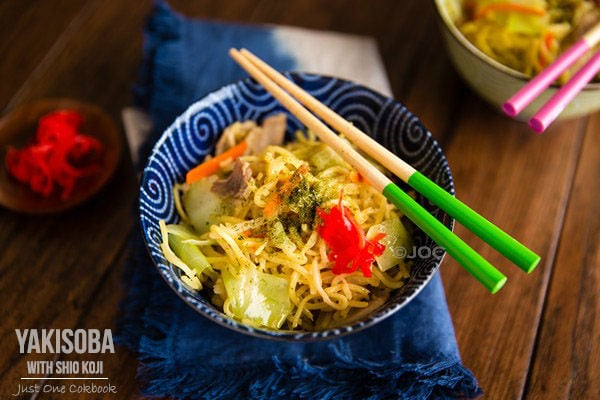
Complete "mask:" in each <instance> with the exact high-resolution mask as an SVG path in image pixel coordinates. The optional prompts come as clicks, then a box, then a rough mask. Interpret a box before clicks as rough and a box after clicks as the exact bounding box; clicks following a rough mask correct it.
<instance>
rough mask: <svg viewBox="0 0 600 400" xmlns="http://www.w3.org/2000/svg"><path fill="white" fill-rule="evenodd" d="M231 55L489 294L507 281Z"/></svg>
mask: <svg viewBox="0 0 600 400" xmlns="http://www.w3.org/2000/svg"><path fill="white" fill-rule="evenodd" d="M229 54H230V55H231V57H232V58H233V59H234V60H235V61H236V62H237V63H238V64H239V65H240V66H241V67H242V68H243V69H244V70H246V72H248V74H250V76H252V77H253V78H254V79H256V80H257V81H258V82H259V83H260V84H261V85H262V86H263V87H264V88H265V90H267V91H268V92H269V93H271V95H273V97H275V98H276V99H277V100H279V102H280V103H281V104H282V105H283V106H284V107H285V108H286V109H287V110H288V111H289V112H290V113H292V114H293V115H294V116H295V117H296V118H298V120H300V121H301V122H302V123H303V124H304V125H305V126H306V127H307V128H308V129H310V130H311V131H312V132H313V133H315V134H316V135H317V136H318V137H319V138H320V139H321V140H322V141H323V142H324V143H326V144H327V145H329V146H330V147H331V148H332V149H333V150H334V151H336V152H337V153H338V154H339V155H340V156H341V157H342V158H343V159H344V160H345V161H346V162H348V163H349V164H350V165H351V166H352V167H353V168H354V169H356V170H357V171H358V172H359V173H360V174H361V175H362V176H363V177H364V178H365V179H366V180H367V181H368V182H369V183H370V184H371V185H372V186H373V187H375V188H376V189H377V190H379V191H381V192H382V193H383V195H384V196H385V197H386V198H387V199H388V200H390V202H391V203H392V204H394V205H395V206H396V207H398V209H399V210H400V211H402V212H403V213H404V215H406V216H407V217H408V218H409V219H410V220H411V221H413V222H414V223H415V225H417V226H418V227H419V228H421V230H423V232H425V234H427V235H428V236H429V237H430V238H432V239H433V240H434V241H435V242H436V243H437V244H438V245H440V246H442V247H443V248H444V249H445V250H446V251H447V252H448V254H450V256H452V257H453V258H454V259H455V260H456V261H458V263H459V264H461V265H462V266H463V267H464V268H465V269H466V270H467V271H468V272H469V273H470V274H471V275H473V276H474V277H475V278H476V279H477V280H479V282H481V283H482V284H483V285H484V286H485V287H486V288H487V289H488V290H489V291H490V292H491V293H496V292H497V291H498V290H500V288H502V286H503V285H504V283H505V282H506V276H504V275H503V274H502V273H501V272H500V271H498V270H497V269H496V268H495V267H494V266H493V265H491V264H490V263H489V262H487V261H486V260H485V259H484V258H483V257H482V256H481V255H480V254H478V253H477V252H476V251H475V250H473V249H472V248H471V247H469V245H467V244H466V243H465V242H463V241H462V240H461V239H460V238H459V237H458V236H456V235H455V234H454V233H453V232H452V231H450V230H449V229H448V228H446V226H444V225H443V224H442V223H441V222H440V221H438V220H437V219H436V218H435V217H434V216H433V215H431V214H430V213H429V212H428V211H427V210H425V209H424V208H423V207H421V205H419V203H417V202H416V201H415V200H413V198H412V197H410V196H409V195H408V194H406V193H405V192H403V191H402V190H401V189H400V188H399V187H398V186H396V185H395V184H394V183H393V182H392V181H391V180H390V179H389V178H388V177H386V176H385V175H384V174H383V173H382V172H380V171H379V170H378V169H377V168H375V167H374V166H373V165H372V164H371V163H369V162H368V161H367V160H366V159H364V158H363V157H362V156H361V155H360V154H359V153H358V152H357V151H356V150H354V148H353V147H352V146H351V145H350V144H349V143H348V142H346V141H344V140H342V139H340V138H339V137H338V136H337V135H336V134H335V133H334V132H333V131H332V130H331V129H329V128H328V127H327V126H326V125H325V124H324V123H323V122H321V121H320V120H319V119H318V118H317V117H315V116H314V115H313V114H312V113H311V112H310V111H308V110H307V109H306V108H304V107H303V106H302V105H301V104H300V103H298V101H296V100H295V99H294V98H293V97H292V96H290V95H289V94H288V93H287V92H285V91H284V90H283V89H282V88H281V87H279V86H278V85H277V84H276V83H275V82H274V81H272V80H271V79H269V78H268V77H267V75H265V74H264V73H263V72H262V71H261V70H260V69H259V68H258V67H257V66H256V65H255V64H254V63H252V62H251V61H250V60H249V59H248V58H246V57H245V56H244V55H243V54H242V53H240V52H239V51H238V50H236V49H231V50H230V51H229Z"/></svg>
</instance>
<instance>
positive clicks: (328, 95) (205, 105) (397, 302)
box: [139, 73, 454, 341]
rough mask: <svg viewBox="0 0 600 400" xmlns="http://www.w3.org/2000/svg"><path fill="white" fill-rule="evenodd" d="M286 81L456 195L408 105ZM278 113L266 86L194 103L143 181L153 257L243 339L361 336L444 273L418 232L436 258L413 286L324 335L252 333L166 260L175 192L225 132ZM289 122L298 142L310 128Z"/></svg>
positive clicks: (165, 138)
mask: <svg viewBox="0 0 600 400" xmlns="http://www.w3.org/2000/svg"><path fill="white" fill-rule="evenodd" d="M287 76H288V78H290V79H292V80H293V81H294V82H295V83H296V84H298V85H299V86H300V87H302V88H303V89H304V90H306V91H308V92H309V93H311V94H312V95H313V96H314V97H316V98H317V99H318V100H320V101H321V102H323V103H325V104H326V105H328V106H329V107H331V108H332V109H333V110H335V111H336V112H337V113H338V114H340V115H341V116H342V117H344V118H346V119H347V120H349V121H351V122H352V123H354V124H355V125H356V126H358V127H359V128H360V129H361V130H363V131H364V132H366V133H367V134H369V135H370V136H371V137H373V138H375V139H376V140H377V141H378V142H379V143H381V144H383V145H384V146H386V147H387V148H388V149H390V150H392V151H393V152H394V153H396V154H397V155H399V156H400V157H401V158H403V159H404V160H406V161H407V162H408V163H410V164H411V165H413V166H414V167H415V168H416V169H418V170H419V171H421V172H422V173H423V174H425V175H427V176H428V177H429V178H430V179H432V180H434V181H435V182H437V183H438V184H439V185H440V186H442V187H443V188H444V189H446V190H448V191H449V192H450V193H452V194H454V184H453V182H452V175H451V174H450V169H449V167H448V163H447V161H446V158H445V157H444V154H443V153H442V150H441V149H440V147H439V146H438V144H437V143H436V141H435V140H434V139H433V137H432V136H431V133H430V132H429V131H428V130H427V129H426V128H425V127H424V126H423V125H422V124H421V122H420V121H419V120H418V118H417V117H415V116H414V115H413V114H412V113H411V112H410V111H408V110H407V109H406V108H405V107H404V106H402V105H401V104H399V103H398V102H396V101H394V100H392V99H390V98H387V97H385V96H383V95H381V94H379V93H376V92H374V91H372V90H370V89H368V88H365V87H363V86H360V85H357V84H355V83H352V82H349V81H345V80H341V79H337V78H332V77H326V76H321V75H313V74H301V73H288V74H287ZM278 112H286V113H287V111H286V110H284V109H283V108H282V107H281V105H280V104H279V102H277V101H276V100H275V99H274V98H273V97H272V96H271V95H270V94H268V93H267V92H266V91H265V90H264V89H263V88H262V86H260V85H259V84H257V83H256V82H255V81H254V80H251V79H246V80H242V81H240V82H237V83H234V84H231V85H228V86H226V87H224V88H222V89H220V90H218V91H216V92H214V93H211V94H209V95H208V96H207V97H205V98H204V99H202V100H200V101H198V102H196V103H194V104H192V105H191V106H190V107H189V108H188V109H187V110H186V111H185V112H184V113H183V114H182V115H181V116H179V117H178V118H177V119H176V120H175V122H173V124H172V125H171V126H170V127H169V128H168V129H167V130H166V131H165V132H164V133H163V135H162V136H161V138H160V139H159V140H158V142H157V143H156V144H155V146H154V148H153V150H152V153H151V156H150V158H149V159H148V162H147V164H146V167H145V168H144V173H143V177H142V183H141V188H140V200H139V215H140V222H141V227H142V231H143V235H144V240H145V242H146V245H147V248H148V251H149V253H150V255H151V258H152V260H153V261H154V263H155V265H156V267H157V268H158V270H159V272H160V274H161V275H162V276H163V278H164V279H165V280H166V282H167V284H168V285H169V286H170V287H171V288H172V289H173V290H174V291H175V292H176V293H177V294H178V295H179V296H180V297H181V298H182V299H183V300H184V301H185V302H186V303H188V304H189V305H190V306H191V307H193V308H194V309H196V310H197V311H198V312H199V313H200V314H202V315H204V316H205V317H207V318H209V319H211V320H213V321H215V322H217V323H219V324H221V325H223V326H225V327H228V328H231V329H234V330H236V331H238V332H243V333H247V334H251V335H254V336H259V337H267V338H271V339H281V340H302V341H310V340H320V339H325V338H334V337H339V336H342V335H345V334H348V333H350V332H356V331H359V330H361V329H363V328H366V327H369V326H371V325H373V324H375V323H377V322H379V321H381V320H383V319H384V318H386V317H389V316H390V315H392V314H393V313H395V312H396V311H398V310H399V309H401V308H402V307H404V306H405V305H406V304H408V302H409V301H410V300H411V299H412V298H414V297H415V296H416V295H417V294H418V293H419V291H420V290H422V289H423V288H424V287H425V285H426V284H427V282H428V281H429V280H430V279H431V278H432V277H433V275H434V273H435V272H436V271H437V269H438V268H439V265H440V262H441V259H442V257H443V254H444V252H443V251H442V250H441V249H439V247H438V246H437V245H436V244H435V243H434V242H433V241H432V240H431V239H430V238H429V237H427V236H426V235H425V234H424V233H423V232H421V231H420V230H419V229H418V228H416V227H414V226H413V228H414V229H413V232H414V235H413V236H414V245H415V246H427V247H428V248H429V249H432V250H433V251H431V252H430V253H431V256H429V257H427V258H418V259H416V260H415V261H414V263H413V266H412V268H411V271H410V278H409V281H408V283H407V284H406V285H405V286H404V287H402V288H401V289H399V290H397V291H395V292H393V293H392V296H391V297H390V299H389V300H388V301H387V303H386V304H384V305H383V306H382V307H381V308H380V309H379V310H377V311H375V312H374V313H372V314H371V315H369V316H368V317H366V318H364V319H363V320H361V321H359V322H354V323H353V324H352V325H349V326H344V327H340V328H335V329H329V330H325V331H318V332H296V331H294V332H291V331H274V330H268V329H262V328H256V327H251V326H247V325H244V324H242V323H240V322H238V321H235V320H234V319H232V318H229V317H227V316H226V315H225V314H223V313H222V312H221V311H219V310H218V309H216V308H215V307H214V306H213V305H212V304H211V302H210V299H209V296H207V294H206V293H204V292H196V291H194V290H191V289H190V288H188V287H187V286H186V285H185V284H183V283H182V282H181V280H180V275H179V274H180V272H179V270H178V269H177V268H174V267H173V266H172V265H171V264H170V263H168V262H167V261H166V260H165V258H164V257H163V255H162V252H161V250H160V243H161V235H160V230H159V226H158V221H159V220H161V219H162V220H166V221H167V223H175V222H177V221H178V216H177V213H176V211H175V206H174V202H173V196H172V187H173V185H174V184H175V183H177V182H181V181H183V179H184V176H185V173H186V172H187V171H188V170H189V169H190V168H192V167H193V166H195V165H197V164H198V163H199V162H201V161H202V160H203V159H204V157H205V156H206V155H207V154H210V153H211V152H212V151H213V148H214V145H215V143H216V141H217V139H218V137H219V135H220V133H221V132H222V131H223V130H224V129H225V128H226V127H227V126H228V125H230V124H232V123H233V122H235V121H243V120H248V119H252V120H257V121H259V122H260V121H262V119H264V117H266V116H268V115H271V114H274V113H278ZM288 116H289V118H288V126H287V131H286V138H287V139H291V138H292V135H293V133H294V132H295V131H296V130H298V129H303V125H302V124H301V123H300V122H299V121H298V120H297V119H296V118H294V117H293V116H290V115H289V114H288ZM400 184H401V185H404V184H402V183H400ZM404 186H405V185H404ZM417 201H418V202H419V203H420V204H421V205H423V206H424V207H425V208H427V209H428V210H429V211H430V212H431V213H432V214H433V215H434V216H436V217H437V218H438V219H440V220H441V221H442V222H443V223H444V224H445V225H446V226H447V227H449V228H452V227H453V223H454V221H453V220H452V219H451V218H450V217H449V216H448V215H447V214H445V213H444V212H442V211H441V210H440V209H438V208H437V207H435V206H434V205H433V204H431V203H430V202H429V201H428V200H427V199H425V198H423V196H421V195H417ZM436 250H438V251H436Z"/></svg>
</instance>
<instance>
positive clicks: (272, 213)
mask: <svg viewBox="0 0 600 400" xmlns="http://www.w3.org/2000/svg"><path fill="white" fill-rule="evenodd" d="M249 129H250V130H252V129H254V130H256V129H259V128H258V127H256V125H254V124H250V125H248V122H246V123H244V124H240V123H237V124H234V125H233V126H232V127H230V128H229V130H228V134H229V135H231V136H232V137H237V139H236V140H237V141H239V139H240V138H243V137H244V132H236V130H245V131H246V133H247V131H248V130H249ZM236 163H237V164H238V165H237V166H236ZM240 165H243V167H240ZM240 168H246V172H245V177H246V178H247V179H246V180H245V183H243V184H242V187H241V188H239V187H238V188H234V189H235V190H237V191H238V192H237V193H235V194H233V195H230V196H225V197H224V199H225V200H224V202H223V204H222V207H221V208H218V207H217V208H216V209H217V210H218V211H219V212H217V213H215V214H214V215H212V217H211V219H212V220H211V223H210V226H208V227H207V228H206V229H205V232H201V233H198V230H195V231H193V230H192V229H190V228H191V226H192V225H194V224H193V221H191V215H192V214H193V213H192V212H191V211H194V210H193V207H195V205H194V204H191V203H190V202H191V201H192V199H191V197H193V196H192V195H189V196H188V197H189V198H188V197H186V193H187V192H188V191H190V190H191V188H190V186H189V185H187V184H181V185H177V186H176V187H175V188H174V195H175V203H176V206H177V209H178V212H179V214H180V216H181V221H182V222H181V223H180V224H179V225H178V226H173V225H169V226H166V225H165V224H164V222H162V221H161V229H162V234H163V241H164V242H163V250H165V255H166V256H167V259H168V260H169V261H171V262H172V263H173V264H174V265H175V266H177V267H178V268H180V269H181V271H182V280H183V281H184V282H185V283H186V284H187V285H189V286H190V287H192V288H194V289H198V290H200V289H202V288H203V287H205V288H208V290H211V289H212V302H213V303H214V304H215V305H217V306H218V307H222V309H223V312H224V313H225V314H227V315H229V316H232V317H234V318H237V319H239V320H241V321H242V322H246V323H250V324H254V325H265V326H268V327H271V328H281V329H302V330H315V329H325V328H328V327H332V326H336V325H341V324H344V323H348V322H351V321H352V320H354V319H358V318H360V317H361V316H363V315H364V314H366V313H368V312H369V311H370V310H372V309H374V308H377V307H378V306H380V305H381V304H382V303H383V302H384V301H385V299H386V298H387V297H388V295H389V292H390V291H391V290H393V289H397V288H400V287H401V286H402V285H403V284H404V282H405V280H406V278H407V277H408V265H407V264H406V263H405V262H404V260H402V259H400V258H396V257H395V256H394V255H393V251H394V248H393V246H400V245H407V240H408V235H407V233H406V231H405V230H404V227H403V226H402V225H401V223H399V221H400V218H401V215H400V213H399V211H398V210H397V209H396V208H395V207H394V206H393V205H392V204H390V203H389V202H388V201H387V200H386V198H385V197H384V196H383V195H382V194H381V193H379V192H378V191H377V190H375V189H373V188H372V187H371V186H370V185H369V184H368V183H366V182H363V181H362V180H361V179H360V176H359V175H358V174H357V173H356V171H354V170H353V169H352V168H351V167H350V166H349V165H348V164H347V163H345V162H344V161H343V160H342V159H341V158H339V156H337V155H336V154H335V153H333V151H331V150H330V149H329V148H328V147H326V145H324V144H323V143H321V142H318V141H316V140H315V138H314V137H313V136H312V135H310V134H308V135H307V136H305V135H304V134H300V133H299V134H298V135H297V140H296V141H295V142H291V143H289V144H287V145H284V146H279V145H270V146H267V147H266V148H265V149H264V150H263V151H261V152H260V153H257V154H250V155H244V156H242V157H240V158H239V159H236V160H235V161H234V160H229V161H226V162H224V163H222V164H221V169H220V170H219V171H218V173H217V175H218V176H219V177H220V178H217V177H216V176H212V177H208V178H205V180H208V181H209V183H211V181H212V183H211V184H212V185H213V186H212V188H211V194H210V195H209V197H211V196H212V197H214V193H212V192H213V191H215V182H217V181H218V180H220V181H221V183H223V182H225V183H227V184H231V177H232V176H233V175H234V174H235V173H238V172H239V169H240ZM235 169H238V171H237V172H235V171H234V170H235ZM248 171H249V172H248ZM238 175H239V174H238ZM227 178H230V179H229V181H226V179H227ZM202 184H203V183H200V185H202ZM192 186H194V185H192ZM225 186H226V185H225ZM230 186H231V185H230ZM208 187H209V185H208V184H205V188H208ZM218 189H220V188H218ZM216 191H217V192H218V191H219V190H216ZM206 194H207V193H206V192H204V193H200V197H202V196H204V195H206ZM230 194H231V193H230ZM340 194H341V201H342V203H343V205H344V206H345V207H347V210H350V211H351V213H352V216H353V218H354V220H355V222H356V224H358V225H359V226H360V227H361V228H362V230H363V231H364V232H367V233H368V234H367V238H368V237H369V235H371V236H373V235H372V231H373V230H375V231H377V229H376V228H381V227H382V226H383V227H389V226H392V225H394V226H395V228H394V229H392V230H390V229H388V231H387V232H386V231H385V229H384V230H383V231H384V232H386V233H387V237H385V238H383V239H381V242H382V243H387V246H388V248H386V254H384V255H382V257H387V261H386V263H387V264H388V266H387V268H389V269H387V270H385V271H382V270H381V269H380V267H379V265H378V262H375V263H373V265H372V266H371V267H370V270H371V272H372V276H371V277H367V276H365V274H363V273H362V272H361V271H355V272H352V273H342V274H336V273H334V272H333V270H332V265H333V262H332V260H331V249H330V248H329V246H328V243H327V242H326V240H325V239H324V238H323V237H321V235H320V234H319V231H318V229H317V227H318V226H319V224H322V223H323V221H322V220H321V218H320V217H319V215H318V210H321V211H320V212H321V213H323V212H326V210H331V209H332V208H334V207H336V206H339V202H340ZM212 197H211V198H212ZM201 203H203V204H198V205H197V206H198V207H203V206H205V205H206V204H208V203H210V201H209V199H205V198H202V201H201ZM273 203H275V204H273ZM200 213H202V211H200ZM217 214H218V215H217ZM321 215H323V214H321ZM390 221H392V222H390ZM393 221H397V223H396V224H394V223H393ZM386 224H387V225H386ZM196 225H197V224H196ZM374 227H375V228H374ZM398 227H401V231H399V230H398V229H399V228H398ZM179 228H185V229H186V232H188V233H189V232H193V235H192V236H185V235H184V236H182V237H185V240H183V241H182V242H183V243H185V244H187V245H193V246H196V247H197V249H199V250H200V252H201V254H202V255H203V256H204V258H205V261H206V262H207V263H208V264H210V267H207V268H205V269H203V270H202V272H201V273H198V271H197V270H195V269H194V268H193V267H191V266H188V265H186V263H185V262H183V261H182V259H181V258H180V257H178V255H176V254H175V253H174V252H173V251H172V250H171V248H170V247H169V246H168V245H167V244H166V243H167V241H166V240H165V238H167V237H169V240H170V239H171V238H172V236H170V235H169V236H167V233H169V234H173V233H175V234H176V233H177V229H179ZM200 228H201V229H200V230H203V229H204V228H202V226H201V227H200ZM186 235H187V234H186ZM382 236H383V235H382ZM390 257H391V258H392V259H393V261H392V263H391V264H393V265H392V266H391V268H390V265H389V264H390V262H389V260H390ZM380 259H381V258H380ZM383 262H384V261H383V260H381V263H382V264H383ZM270 277H272V278H270ZM252 285H256V286H255V287H252ZM284 294H285V297H287V300H286V298H285V297H284V296H283V295H284ZM265 297H266V298H267V299H266V300H265ZM263 300H264V301H263ZM287 302H289V303H287ZM244 304H245V305H244ZM282 304H283V305H282ZM287 304H289V305H287ZM244 307H245V308H244ZM241 309H242V311H240V310H241ZM266 314H268V315H269V316H268V317H265V315H266ZM257 315H258V317H257Z"/></svg>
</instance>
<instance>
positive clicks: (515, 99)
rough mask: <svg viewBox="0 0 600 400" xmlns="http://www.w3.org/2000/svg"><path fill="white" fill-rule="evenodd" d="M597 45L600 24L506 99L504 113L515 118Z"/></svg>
mask: <svg viewBox="0 0 600 400" xmlns="http://www.w3.org/2000/svg"><path fill="white" fill-rule="evenodd" d="M598 43H600V22H599V23H597V24H596V25H594V26H593V27H592V29H590V30H589V31H587V32H586V33H585V34H584V35H583V36H582V38H581V39H579V40H578V41H577V42H575V43H574V44H573V45H572V46H571V47H569V48H568V49H567V50H566V51H565V52H564V53H563V54H561V55H560V57H558V58H557V59H556V60H554V62H553V63H552V64H550V65H549V66H548V67H547V68H546V69H544V70H543V71H542V72H540V73H539V74H538V75H536V76H535V77H534V78H533V79H531V80H530V81H529V82H528V83H527V84H526V85H525V86H523V87H522V88H521V89H520V90H519V91H517V93H515V94H514V95H513V96H512V97H511V98H510V99H508V100H507V101H506V102H505V103H504V104H503V105H502V110H504V113H505V114H506V115H508V116H509V117H515V116H517V115H518V114H519V113H520V112H521V111H523V109H525V107H527V106H528V105H529V104H530V103H531V102H532V101H533V100H535V99H536V98H537V97H538V96H539V95H540V94H541V93H542V92H543V91H544V90H545V89H546V88H547V87H548V86H550V85H551V84H552V82H554V81H555V80H556V79H557V78H558V77H559V76H560V75H561V74H562V73H563V72H565V71H566V70H567V69H568V68H569V67H570V66H571V65H572V64H573V63H574V62H575V61H577V60H579V59H580V58H581V57H582V56H583V55H584V54H585V53H587V52H588V51H589V50H590V49H592V48H594V46H595V45H596V44H598Z"/></svg>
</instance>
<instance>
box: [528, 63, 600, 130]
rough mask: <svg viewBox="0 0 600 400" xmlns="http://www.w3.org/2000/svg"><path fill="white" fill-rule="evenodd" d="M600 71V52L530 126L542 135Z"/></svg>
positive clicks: (538, 114)
mask: <svg viewBox="0 0 600 400" xmlns="http://www.w3.org/2000/svg"><path fill="white" fill-rule="evenodd" d="M599 71H600V51H598V52H597V53H596V54H594V56H593V57H592V58H591V59H590V60H589V61H588V62H587V63H586V64H585V65H584V66H583V68H581V69H580V70H579V71H577V73H576V74H575V75H573V77H572V78H571V79H570V80H569V81H568V82H567V83H566V84H565V85H563V86H562V87H561V88H560V89H559V90H558V91H557V92H556V93H555V94H554V96H552V98H551V99H550V100H548V102H547V103H546V104H544V105H543V107H542V108H540V109H539V110H538V112H536V113H535V115H534V116H533V117H532V118H531V119H530V120H529V126H530V127H531V129H533V130H534V131H536V132H537V133H542V132H544V131H545V130H546V128H547V127H548V125H550V124H551V123H552V121H554V120H555V119H556V117H558V114H560V113H561V111H562V110H564V108H565V107H566V106H567V105H568V104H569V102H571V100H573V99H574V98H575V96H577V93H579V92H580V91H581V89H583V87H584V86H585V85H586V84H587V83H588V82H589V81H591V80H592V79H593V78H594V76H596V74H597V73H598V72H599Z"/></svg>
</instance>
